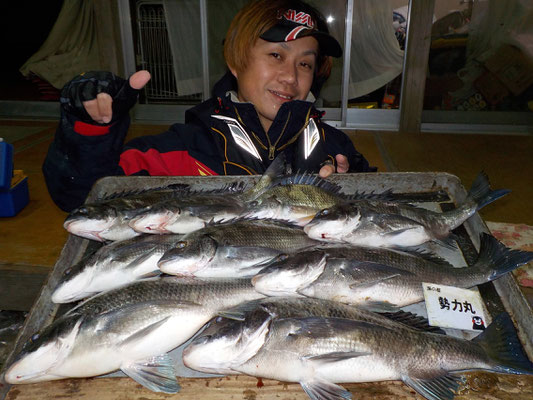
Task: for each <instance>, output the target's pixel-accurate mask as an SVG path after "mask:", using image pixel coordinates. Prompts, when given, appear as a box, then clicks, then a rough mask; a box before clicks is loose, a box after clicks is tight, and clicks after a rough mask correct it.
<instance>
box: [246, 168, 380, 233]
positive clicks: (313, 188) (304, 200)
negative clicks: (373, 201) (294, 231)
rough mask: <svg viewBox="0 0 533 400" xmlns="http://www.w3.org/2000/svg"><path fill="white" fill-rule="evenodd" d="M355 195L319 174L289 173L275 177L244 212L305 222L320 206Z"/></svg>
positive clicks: (338, 201)
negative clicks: (348, 193)
mask: <svg viewBox="0 0 533 400" xmlns="http://www.w3.org/2000/svg"><path fill="white" fill-rule="evenodd" d="M362 196H363V195H359V197H362ZM384 196H385V195H384ZM353 198H354V196H348V195H345V194H342V193H341V188H340V186H337V185H335V184H334V183H331V182H328V181H326V180H324V179H321V178H319V177H318V176H317V175H311V174H306V173H303V174H296V175H288V176H283V177H280V178H277V179H275V180H273V181H272V183H271V184H270V186H269V187H267V188H266V189H265V190H264V191H263V192H262V193H261V194H259V195H258V196H257V197H256V198H255V199H254V200H253V201H250V202H248V203H247V205H246V211H245V212H244V215H246V216H248V217H256V218H265V219H277V220H284V221H289V222H292V223H294V224H296V225H299V226H304V225H305V224H307V223H308V222H309V221H311V219H312V218H313V217H314V216H315V215H316V213H317V212H319V211H320V210H323V209H325V208H329V207H333V206H334V205H337V204H342V203H345V202H346V201H348V200H350V199H353Z"/></svg>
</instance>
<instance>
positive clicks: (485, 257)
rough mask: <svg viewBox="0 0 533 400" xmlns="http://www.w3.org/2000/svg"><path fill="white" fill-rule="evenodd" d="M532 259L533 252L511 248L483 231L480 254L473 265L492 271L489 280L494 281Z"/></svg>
mask: <svg viewBox="0 0 533 400" xmlns="http://www.w3.org/2000/svg"><path fill="white" fill-rule="evenodd" d="M531 260H533V252H531V251H523V250H513V249H510V248H509V247H507V246H505V245H504V244H503V243H501V242H500V241H499V240H498V239H496V238H495V237H494V236H492V235H490V234H488V233H483V234H482V235H481V240H480V247H479V256H478V259H477V260H476V263H475V264H474V265H473V266H472V267H473V268H478V269H480V270H485V271H487V272H488V273H490V275H489V276H488V280H489V281H492V280H494V279H497V278H499V277H500V276H502V275H505V274H506V273H508V272H510V271H512V270H514V269H516V268H518V267H519V266H521V265H524V264H526V263H528V262H529V261H531Z"/></svg>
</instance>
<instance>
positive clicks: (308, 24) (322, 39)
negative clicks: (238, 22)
mask: <svg viewBox="0 0 533 400" xmlns="http://www.w3.org/2000/svg"><path fill="white" fill-rule="evenodd" d="M278 19H279V22H278V23H277V24H276V25H274V26H273V27H272V28H270V29H269V30H267V31H266V32H265V33H263V34H262V35H261V36H260V38H261V39H263V40H266V41H268V42H289V41H291V40H295V39H299V38H302V37H305V36H313V37H314V38H315V39H316V40H317V41H318V44H319V46H320V51H321V53H322V54H324V55H326V56H332V57H340V56H342V48H341V45H340V44H339V42H338V41H337V39H335V38H334V37H333V36H331V35H330V34H329V32H328V31H327V27H325V26H323V27H322V29H320V25H325V23H324V22H323V21H321V22H322V24H319V23H318V21H316V19H315V18H313V17H312V15H311V14H309V13H307V12H305V11H299V10H293V9H288V10H285V11H284V12H278Z"/></svg>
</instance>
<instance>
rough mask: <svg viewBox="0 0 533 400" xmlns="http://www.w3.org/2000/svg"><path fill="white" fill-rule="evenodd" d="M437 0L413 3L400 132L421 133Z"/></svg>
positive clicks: (409, 23)
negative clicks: (432, 27)
mask: <svg viewBox="0 0 533 400" xmlns="http://www.w3.org/2000/svg"><path fill="white" fill-rule="evenodd" d="M434 8H435V0H411V1H410V6H409V21H408V27H407V44H406V51H405V62H404V70H403V81H402V94H401V99H400V132H416V133H418V132H420V126H421V120H422V109H423V106H424V90H425V86H426V71H427V68H428V59H429V47H430V45H431V26H432V24H433V10H434Z"/></svg>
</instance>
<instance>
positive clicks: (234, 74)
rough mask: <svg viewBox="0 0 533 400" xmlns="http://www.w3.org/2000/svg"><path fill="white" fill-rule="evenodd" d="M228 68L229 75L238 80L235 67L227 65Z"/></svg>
mask: <svg viewBox="0 0 533 400" xmlns="http://www.w3.org/2000/svg"><path fill="white" fill-rule="evenodd" d="M228 68H229V70H230V72H231V74H232V75H233V76H234V77H235V79H238V74H237V69H236V68H235V67H231V66H229V65H228Z"/></svg>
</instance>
